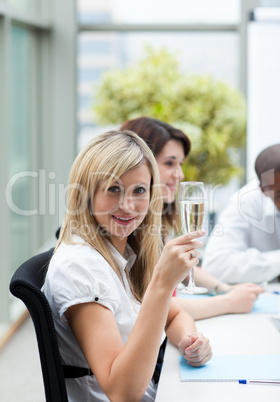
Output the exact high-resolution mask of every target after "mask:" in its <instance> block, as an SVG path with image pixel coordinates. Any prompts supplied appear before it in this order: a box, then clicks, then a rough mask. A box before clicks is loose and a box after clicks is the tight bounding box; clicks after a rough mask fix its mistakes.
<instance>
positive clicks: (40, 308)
mask: <svg viewBox="0 0 280 402" xmlns="http://www.w3.org/2000/svg"><path fill="white" fill-rule="evenodd" d="M52 253H53V249H50V250H49V251H46V252H44V253H41V254H38V255H36V256H35V257H32V258H30V259H29V260H27V261H26V262H24V263H23V264H22V265H21V266H20V267H19V268H18V269H17V270H16V272H15V273H14V275H13V277H12V279H11V282H10V291H11V293H12V294H13V295H14V296H16V297H18V298H19V299H21V300H22V301H23V302H24V303H25V305H26V307H27V309H28V311H29V313H30V315H31V318H32V321H33V324H34V328H35V332H36V338H37V343H38V349H39V355H40V361H41V368H42V374H43V381H44V388H45V396H46V401H47V402H68V397H67V391H66V385H65V379H64V375H63V368H62V362H61V357H60V353H59V348H58V341H57V335H56V331H55V327H54V322H53V317H52V312H51V308H50V305H49V303H48V301H47V299H46V297H45V295H44V293H43V292H42V291H41V287H42V285H43V283H44V279H45V274H46V270H47V267H48V263H49V261H50V259H51V256H52Z"/></svg>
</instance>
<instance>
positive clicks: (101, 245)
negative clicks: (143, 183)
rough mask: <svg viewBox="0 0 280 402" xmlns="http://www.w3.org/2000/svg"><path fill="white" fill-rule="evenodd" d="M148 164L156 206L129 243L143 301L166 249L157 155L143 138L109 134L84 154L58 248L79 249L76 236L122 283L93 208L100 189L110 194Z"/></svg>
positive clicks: (133, 279) (72, 180)
mask: <svg viewBox="0 0 280 402" xmlns="http://www.w3.org/2000/svg"><path fill="white" fill-rule="evenodd" d="M142 163H147V165H148V167H149V169H150V172H151V189H150V203H149V208H148V212H147V215H146V217H145V218H144V220H143V222H142V223H141V224H140V226H139V227H138V228H137V229H136V230H134V232H133V233H132V234H131V235H130V236H129V238H128V243H129V244H130V246H131V247H132V248H133V250H134V252H135V253H136V255H137V258H136V261H135V263H134V265H133V267H132V269H131V270H130V273H129V275H130V278H129V279H130V284H131V288H132V292H133V293H134V295H135V297H136V298H137V299H138V300H139V301H141V300H142V298H143V295H144V293H145V291H146V288H147V286H148V284H149V282H150V280H151V277H152V272H153V268H154V266H155V264H156V263H157V261H158V258H159V255H160V252H161V248H162V239H161V212H162V194H161V189H160V180H159V173H158V167H157V163H156V161H155V159H154V156H153V153H152V151H151V150H150V149H149V147H148V146H147V144H146V143H145V141H143V140H142V139H141V138H140V137H139V136H138V135H137V134H135V133H134V132H131V131H109V132H107V133H104V134H101V135H99V136H98V137H95V138H93V139H92V140H91V141H90V142H89V143H88V144H87V145H86V146H85V148H84V149H83V150H82V151H81V152H80V153H79V155H78V156H77V158H76V160H75V161H74V164H73V166H72V169H71V171H70V176H69V188H68V202H67V212H66V216H65V219H64V223H63V225H62V228H61V231H60V236H59V239H58V244H57V247H58V246H59V245H60V244H61V242H66V243H73V242H74V241H73V235H78V236H80V237H81V238H82V239H83V240H84V241H85V242H86V243H88V244H90V245H91V246H92V247H94V248H95V249H96V250H97V251H98V252H99V253H100V254H102V256H103V257H104V258H105V259H106V260H107V261H108V263H109V264H110V265H111V267H112V268H113V270H114V271H115V272H116V274H117V275H118V276H119V278H120V279H121V275H120V271H119V267H118V265H117V263H116V261H115V259H114V258H113V255H112V253H111V252H110V248H109V247H108V240H109V241H110V239H109V237H108V235H106V233H105V232H104V231H102V229H101V228H100V227H99V226H98V224H97V222H96V220H95V218H94V215H93V213H92V207H91V205H92V200H93V198H94V192H95V191H96V189H97V188H98V187H99V186H101V185H104V184H105V185H106V186H107V188H109V186H110V184H111V183H113V182H115V181H116V180H117V179H118V178H119V177H120V176H121V175H123V174H124V173H125V172H127V171H128V170H130V169H133V168H135V167H137V166H139V165H141V164H142ZM57 247H56V249H57Z"/></svg>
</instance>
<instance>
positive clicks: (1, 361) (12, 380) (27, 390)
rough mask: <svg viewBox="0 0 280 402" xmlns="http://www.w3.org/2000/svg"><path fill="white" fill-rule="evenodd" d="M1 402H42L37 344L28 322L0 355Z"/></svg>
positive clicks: (43, 398)
mask: <svg viewBox="0 0 280 402" xmlns="http://www.w3.org/2000/svg"><path fill="white" fill-rule="evenodd" d="M0 395H1V396H0V399H1V402H19V401H20V402H44V401H45V394H44V386H43V379H42V375H41V366H40V361H39V355H38V349H37V343H36V338H35V332H34V329H33V324H32V321H31V319H30V318H28V319H27V320H25V321H24V323H23V324H22V325H21V326H20V328H19V329H18V331H17V332H16V333H15V334H14V335H13V337H12V338H11V339H10V340H9V342H8V343H7V344H6V345H5V347H4V348H3V349H2V350H1V351H0Z"/></svg>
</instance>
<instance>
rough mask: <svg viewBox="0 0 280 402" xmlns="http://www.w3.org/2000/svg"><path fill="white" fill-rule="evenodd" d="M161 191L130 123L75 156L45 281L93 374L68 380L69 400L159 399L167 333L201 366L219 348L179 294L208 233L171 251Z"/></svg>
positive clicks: (71, 354) (73, 351)
mask: <svg viewBox="0 0 280 402" xmlns="http://www.w3.org/2000/svg"><path fill="white" fill-rule="evenodd" d="M160 191H161V190H160V186H159V173H158V168H157V164H156V161H155V159H154V157H153V154H152V152H151V151H150V149H149V148H148V146H147V145H146V143H145V142H144V141H143V140H142V139H140V138H139V137H138V136H137V135H136V134H134V133H132V132H129V131H125V132H122V131H119V132H118V131H113V132H109V133H105V134H103V135H100V136H99V137H96V138H94V139H93V140H92V141H91V142H90V143H89V144H88V145H87V146H86V147H85V148H84V149H83V150H82V151H81V152H80V154H79V155H78V156H77V158H76V160H75V162H74V164H73V167H72V169H71V172H70V179H69V196H68V209H67V214H66V217H65V221H64V224H63V226H62V229H61V232H60V237H59V240H58V244H57V247H56V249H55V253H54V255H53V257H52V259H51V262H50V265H49V269H48V273H47V276H46V282H45V284H44V287H43V291H44V293H45V295H46V296H47V298H48V300H49V302H50V305H51V309H52V313H53V317H54V321H55V327H56V330H57V334H58V340H59V348H60V353H61V356H62V359H63V361H64V363H65V364H66V365H68V367H69V366H74V371H75V370H76V371H75V372H76V373H77V375H78V373H79V372H81V370H85V371H86V374H90V375H83V376H82V377H79V378H71V379H68V380H67V381H66V384H67V391H68V396H69V401H91V400H92V401H108V400H113V401H153V400H154V399H155V395H156V387H157V385H156V380H153V379H152V378H153V373H154V370H155V366H156V362H157V356H158V352H159V348H160V345H161V343H162V342H163V340H164V339H165V334H166V335H167V337H168V338H169V339H170V340H171V341H172V342H173V343H174V344H176V345H177V346H178V347H179V350H180V352H181V353H182V354H183V355H184V356H185V358H186V360H187V361H188V363H189V364H190V365H192V366H194V367H199V366H201V365H203V364H205V363H206V362H207V361H208V360H209V359H210V358H211V356H212V351H211V347H210V345H209V341H208V339H207V338H205V337H204V336H203V335H202V334H200V333H197V332H196V327H195V324H194V321H193V319H192V318H191V317H190V316H189V315H188V314H187V313H186V312H183V311H182V310H180V308H178V307H177V306H175V304H174V298H172V293H173V290H174V288H175V287H176V285H177V284H178V283H179V282H180V281H181V280H183V278H184V277H185V276H186V275H187V274H188V272H189V271H190V269H191V267H192V266H193V265H195V264H196V263H197V257H196V256H197V255H198V251H197V250H196V249H197V248H199V247H201V245H202V244H201V242H199V241H198V240H196V239H197V238H198V237H200V236H201V235H202V234H203V233H202V234H201V233H194V234H193V235H184V236H181V237H178V238H177V239H174V240H172V241H170V242H169V243H168V244H167V245H166V246H165V247H164V248H163V250H162V244H161V243H162V240H161V227H160V226H161V211H162V198H161V192H160ZM72 368H73V367H72ZM90 370H91V372H90ZM91 373H93V375H92V374H91ZM81 375H82V374H81ZM75 376H76V375H75Z"/></svg>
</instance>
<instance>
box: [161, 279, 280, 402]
mask: <svg viewBox="0 0 280 402" xmlns="http://www.w3.org/2000/svg"><path fill="white" fill-rule="evenodd" d="M270 287H273V289H277V290H280V284H273V285H270ZM278 297H279V304H280V296H278ZM271 317H279V315H275V314H257V313H252V314H230V315H224V316H219V317H213V318H209V319H205V320H200V321H197V330H198V331H200V332H203V333H204V334H205V335H206V336H207V337H208V338H209V339H210V343H211V346H212V350H213V354H216V355H246V354H247V355H248V354H252V355H258V354H280V332H279V331H278V330H277V328H276V326H275V325H274V324H273V322H272V320H271ZM178 356H179V352H178V349H177V348H176V347H175V346H174V345H172V344H171V343H167V347H166V351H165V357H164V363H163V367H162V373H161V377H160V381H159V386H158V392H157V397H156V402H173V401H174V402H180V401H184V402H185V401H190V402H243V401H244V402H245V401H246V402H251V401H253V402H264V401H269V402H274V401H275V402H279V401H280V385H267V384H261V385H260V384H247V385H243V384H238V383H237V382H181V380H180V372H179V365H178V358H177V357H178ZM256 364H258V362H257V360H256ZM279 378H280V367H279Z"/></svg>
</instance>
